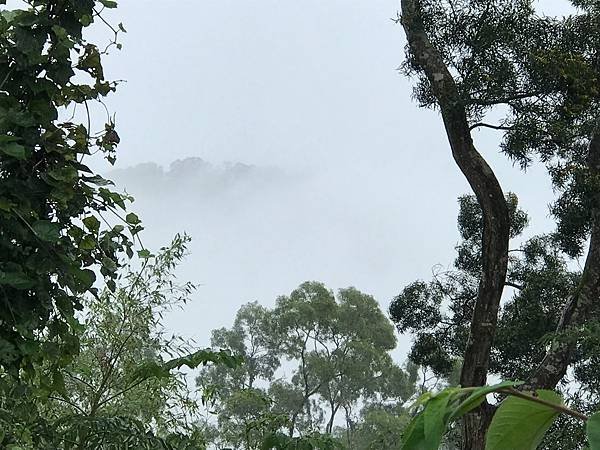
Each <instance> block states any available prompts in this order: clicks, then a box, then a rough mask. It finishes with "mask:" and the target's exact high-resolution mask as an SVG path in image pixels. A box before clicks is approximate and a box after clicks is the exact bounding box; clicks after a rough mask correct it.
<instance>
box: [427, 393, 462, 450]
mask: <svg viewBox="0 0 600 450" xmlns="http://www.w3.org/2000/svg"><path fill="white" fill-rule="evenodd" d="M456 392H458V389H456V388H455V389H447V390H444V391H442V392H440V393H439V394H437V395H435V396H433V397H432V398H431V400H429V402H427V405H426V406H425V410H424V411H423V419H424V421H423V425H424V426H423V430H424V432H425V446H426V448H430V449H432V450H436V449H437V448H438V447H439V446H440V443H441V442H442V436H443V435H444V433H445V432H446V425H447V423H448V421H447V419H448V416H449V411H448V402H449V401H450V399H451V398H452V396H453V395H454V394H456Z"/></svg>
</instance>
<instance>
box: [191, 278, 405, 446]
mask: <svg viewBox="0 0 600 450" xmlns="http://www.w3.org/2000/svg"><path fill="white" fill-rule="evenodd" d="M212 345H213V347H221V348H226V349H229V350H230V351H232V352H233V353H235V354H238V355H241V356H243V357H244V360H245V364H244V365H242V366H239V367H237V368H236V369H234V370H231V369H228V368H226V367H225V366H223V365H220V366H212V367H210V368H208V369H206V370H204V371H203V372H201V374H200V376H199V377H198V383H199V385H200V386H202V387H203V388H205V389H206V388H207V387H208V388H209V389H213V390H214V391H215V392H216V398H215V404H214V411H215V412H216V414H217V419H218V433H213V434H215V435H217V434H218V438H217V439H218V440H219V441H220V442H221V443H222V444H223V445H227V444H229V445H232V446H235V447H244V448H247V449H251V448H260V447H259V446H260V445H261V443H262V442H263V440H264V439H265V438H266V437H269V436H271V437H269V439H275V437H273V436H279V437H278V438H277V440H278V442H281V440H282V439H284V438H283V436H287V438H285V439H286V442H288V441H289V443H288V444H286V445H292V447H290V448H296V447H293V445H296V444H294V443H297V445H300V443H299V442H304V444H302V445H309V442H310V440H306V439H307V437H308V436H312V438H311V439H314V437H315V436H317V435H319V436H320V435H321V434H323V435H325V436H329V437H331V436H333V435H336V436H338V441H340V442H341V441H343V440H344V439H345V440H346V444H347V445H350V444H353V443H354V442H358V441H359V440H360V441H361V442H362V444H361V445H362V447H360V448H365V449H367V448H369V446H370V445H371V444H372V443H373V441H375V440H379V439H381V440H385V439H386V438H385V437H383V435H384V434H385V433H387V432H388V431H389V428H386V427H385V425H384V422H385V420H390V421H393V418H394V415H395V414H396V413H398V414H400V415H402V408H400V407H398V409H394V408H392V407H387V408H386V406H390V405H401V404H403V403H404V401H406V399H408V398H409V397H410V396H411V395H412V394H413V393H414V391H415V389H414V383H415V381H416V373H415V372H414V371H412V372H411V373H410V374H407V373H406V372H405V371H404V370H402V369H401V368H400V367H398V366H397V365H396V364H394V362H393V361H392V359H391V356H390V354H389V352H390V351H391V350H393V349H394V347H395V345H396V339H395V336H394V330H393V326H392V325H391V323H390V322H389V321H388V319H387V318H386V317H385V316H384V315H383V313H382V312H381V310H380V308H379V305H378V304H377V302H376V301H375V300H374V299H373V298H372V297H370V296H368V295H365V294H363V293H361V292H359V291H358V290H356V289H354V288H349V289H342V290H340V291H339V294H338V295H337V298H336V296H334V294H333V293H332V292H331V291H330V290H329V289H327V288H326V287H325V286H323V285H322V284H321V283H316V282H306V283H303V284H302V285H301V286H300V287H298V288H297V289H296V290H294V291H293V292H292V293H291V294H290V295H289V296H282V297H280V298H278V299H277V303H276V305H275V307H274V308H273V309H267V308H265V307H263V306H260V305H258V304H256V303H250V304H247V305H244V306H242V308H240V310H239V311H238V314H237V316H236V319H235V322H234V325H233V327H232V328H231V329H225V328H223V329H218V330H215V331H213V339H212ZM282 361H285V362H282ZM281 371H284V373H288V374H289V375H287V376H283V374H282V373H281ZM363 405H368V408H369V409H370V410H371V411H372V412H373V413H375V412H376V411H377V412H378V414H379V418H380V419H381V420H374V421H372V422H371V425H372V427H371V428H370V433H371V434H370V437H369V438H367V436H366V429H365V432H364V433H362V432H361V430H362V428H361V426H360V425H357V423H359V422H360V423H362V421H363V419H360V418H359V417H358V416H357V412H358V407H359V406H363ZM341 414H343V415H344V418H345V423H346V427H345V428H344V429H345V432H344V430H343V429H337V428H336V427H335V425H336V417H338V416H339V415H341ZM273 415H275V416H277V417H283V418H285V420H284V422H282V423H279V424H278V425H277V426H276V427H275V430H273V431H275V432H277V433H279V434H277V433H275V434H273V433H271V434H268V433H267V434H265V432H264V430H265V429H264V427H256V426H255V424H257V423H262V422H261V421H263V419H264V418H265V417H272V416H273ZM362 416H363V418H364V417H365V415H364V414H363V415H362ZM384 416H385V417H384ZM248 430H252V431H251V432H248ZM283 430H285V432H283ZM314 433H317V434H314ZM395 437H398V434H397V433H396V435H395ZM305 438H306V439H305ZM298 439H301V441H298ZM390 439H393V438H390ZM367 441H368V442H367ZM267 442H269V441H267ZM310 445H315V444H310ZM322 445H323V446H324V447H323V448H328V447H327V446H326V445H325V444H322ZM298 448H304V447H301V446H300V447H298ZM306 448H309V447H306ZM315 448H317V447H315ZM318 448H321V447H318ZM353 448H354V447H353ZM357 448H359V447H357ZM381 448H386V447H381ZM389 448H393V447H389Z"/></svg>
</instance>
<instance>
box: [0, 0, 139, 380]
mask: <svg viewBox="0 0 600 450" xmlns="http://www.w3.org/2000/svg"><path fill="white" fill-rule="evenodd" d="M0 3H2V4H5V3H6V2H5V1H3V2H0ZM27 5H28V6H27V8H26V9H15V8H7V7H6V6H0V229H1V230H2V233H0V254H1V255H2V257H1V260H0V318H1V320H0V367H2V368H3V369H4V370H5V371H8V372H10V373H11V374H12V375H13V376H20V375H22V374H23V373H22V370H25V371H27V372H28V373H29V375H33V374H34V372H35V370H34V366H35V365H36V364H41V363H42V362H52V364H53V365H54V366H57V367H59V366H64V365H66V364H68V363H69V362H70V360H71V358H72V357H73V356H74V355H76V354H77V351H78V346H79V343H78V340H77V337H76V332H75V330H76V328H77V322H76V320H75V312H76V311H78V310H81V309H82V307H83V304H82V300H83V299H84V298H85V294H87V293H91V294H93V295H96V294H97V293H98V290H97V289H98V288H97V287H96V286H95V281H96V275H97V274H98V273H99V274H101V275H102V276H103V277H104V278H105V280H106V284H107V286H108V287H109V288H111V289H114V288H115V279H116V277H117V270H118V268H119V266H120V262H119V255H120V254H121V253H122V252H123V253H125V254H127V256H129V257H131V256H133V239H134V238H135V236H136V235H137V233H138V232H139V231H140V230H141V229H142V227H141V225H140V221H139V219H138V218H137V216H135V214H132V213H130V214H128V215H127V216H126V217H125V218H124V220H123V224H119V225H109V224H108V222H106V221H105V220H104V214H105V213H114V214H116V215H118V216H119V217H121V212H123V211H125V209H126V202H128V201H129V200H131V199H130V197H128V196H127V195H121V194H118V193H116V192H114V191H112V190H111V189H110V184H111V183H110V181H108V180H105V179H104V178H102V177H101V176H100V175H98V174H96V173H94V171H93V170H92V169H90V168H89V167H88V166H87V165H85V164H84V160H85V158H86V157H87V156H89V155H92V154H94V153H98V152H100V153H101V154H103V155H104V156H105V158H106V159H107V160H108V161H109V162H110V163H114V161H115V151H116V146H117V144H118V143H119V141H120V139H119V136H118V134H117V132H116V130H115V123H114V120H113V119H112V118H111V117H106V120H105V124H104V126H102V127H101V129H100V130H99V131H98V132H95V131H93V130H92V123H93V121H92V117H90V108H89V104H90V103H91V102H102V98H103V97H105V96H107V95H108V94H110V93H111V92H113V91H114V90H115V88H116V83H114V82H110V81H108V80H106V79H105V76H104V70H103V67H102V61H101V60H102V55H103V54H104V53H106V51H107V50H108V48H110V47H111V46H114V45H118V44H117V43H116V37H117V34H118V33H119V32H120V31H121V32H122V31H124V28H123V27H122V26H120V27H119V28H118V29H114V28H112V27H111V29H112V30H113V31H114V35H115V41H113V42H112V43H111V45H109V47H107V49H101V48H99V47H98V46H97V45H96V44H94V43H91V42H89V41H87V40H86V39H85V38H84V30H85V28H86V27H88V26H89V25H91V24H92V23H93V22H94V21H97V20H99V19H100V20H101V22H102V23H104V20H103V18H102V16H101V15H100V9H102V8H104V7H108V8H111V7H114V6H116V3H115V2H112V1H106V0H102V1H98V2H96V1H93V0H85V1H78V0H66V1H64V2H58V3H57V2H52V1H39V0H35V1H31V2H27ZM88 80H89V81H88ZM78 106H79V107H80V108H83V110H84V111H85V115H84V120H82V121H81V123H78V122H77V121H75V120H74V117H75V109H76V108H77V107H78ZM68 109H72V110H73V111H74V112H73V114H72V115H73V117H72V118H71V119H69V118H68V116H69V113H68V111H67V110H68Z"/></svg>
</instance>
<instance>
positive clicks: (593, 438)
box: [585, 412, 600, 450]
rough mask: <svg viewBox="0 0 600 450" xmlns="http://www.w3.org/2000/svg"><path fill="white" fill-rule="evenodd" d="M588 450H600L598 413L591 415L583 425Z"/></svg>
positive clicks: (599, 420)
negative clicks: (588, 445)
mask: <svg viewBox="0 0 600 450" xmlns="http://www.w3.org/2000/svg"><path fill="white" fill-rule="evenodd" d="M585 432H586V434H587V440H588V444H590V447H589V448H590V450H600V412H597V413H594V414H592V415H591V416H590V417H589V418H588V420H587V423H586V425H585Z"/></svg>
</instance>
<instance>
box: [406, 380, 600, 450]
mask: <svg viewBox="0 0 600 450" xmlns="http://www.w3.org/2000/svg"><path fill="white" fill-rule="evenodd" d="M522 384H523V383H522V382H513V381H505V382H503V383H499V384H495V385H492V386H483V387H472V388H460V387H456V388H454V387H453V388H447V389H444V390H442V391H440V392H436V393H432V392H426V393H425V394H423V395H422V396H421V397H420V398H419V399H418V400H417V401H416V402H415V403H414V405H413V409H414V410H416V412H417V413H416V414H415V416H414V417H413V419H412V420H411V422H410V424H409V425H408V427H407V428H406V430H405V432H404V434H403V439H402V446H401V448H402V449H403V450H410V449H419V450H437V449H438V448H440V443H441V442H442V436H443V435H444V433H445V432H446V430H447V429H448V427H449V425H450V424H451V422H453V421H456V420H458V419H460V418H461V417H463V416H464V415H465V414H468V413H469V412H470V411H472V410H474V409H476V408H477V407H478V406H479V405H480V404H481V403H482V402H483V401H484V400H485V398H486V396H488V395H490V394H498V395H501V396H502V397H504V399H503V400H502V401H501V402H500V404H499V406H498V407H497V410H496V411H495V414H494V417H493V419H492V421H491V423H490V426H489V428H488V430H487V435H486V443H485V449H486V450H503V449H508V448H510V449H514V450H536V449H537V448H538V446H539V444H540V443H541V442H542V439H543V438H544V435H545V433H546V432H547V431H548V430H549V429H550V427H551V425H552V423H553V422H554V421H555V420H556V418H557V417H558V416H559V414H567V415H569V416H572V417H575V418H577V419H579V420H583V421H585V422H586V424H587V436H588V441H589V444H590V450H598V449H600V447H599V446H598V444H599V443H600V441H599V439H598V438H599V436H600V420H599V419H598V415H597V414H598V413H596V414H594V415H592V416H590V417H589V418H588V417H586V416H585V415H584V414H582V413H580V412H578V411H575V410H572V409H570V408H567V407H566V406H565V405H564V404H563V399H562V397H561V395H559V394H558V393H556V392H554V391H549V390H537V391H533V392H523V391H520V390H517V389H515V387H516V386H519V385H522Z"/></svg>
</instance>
